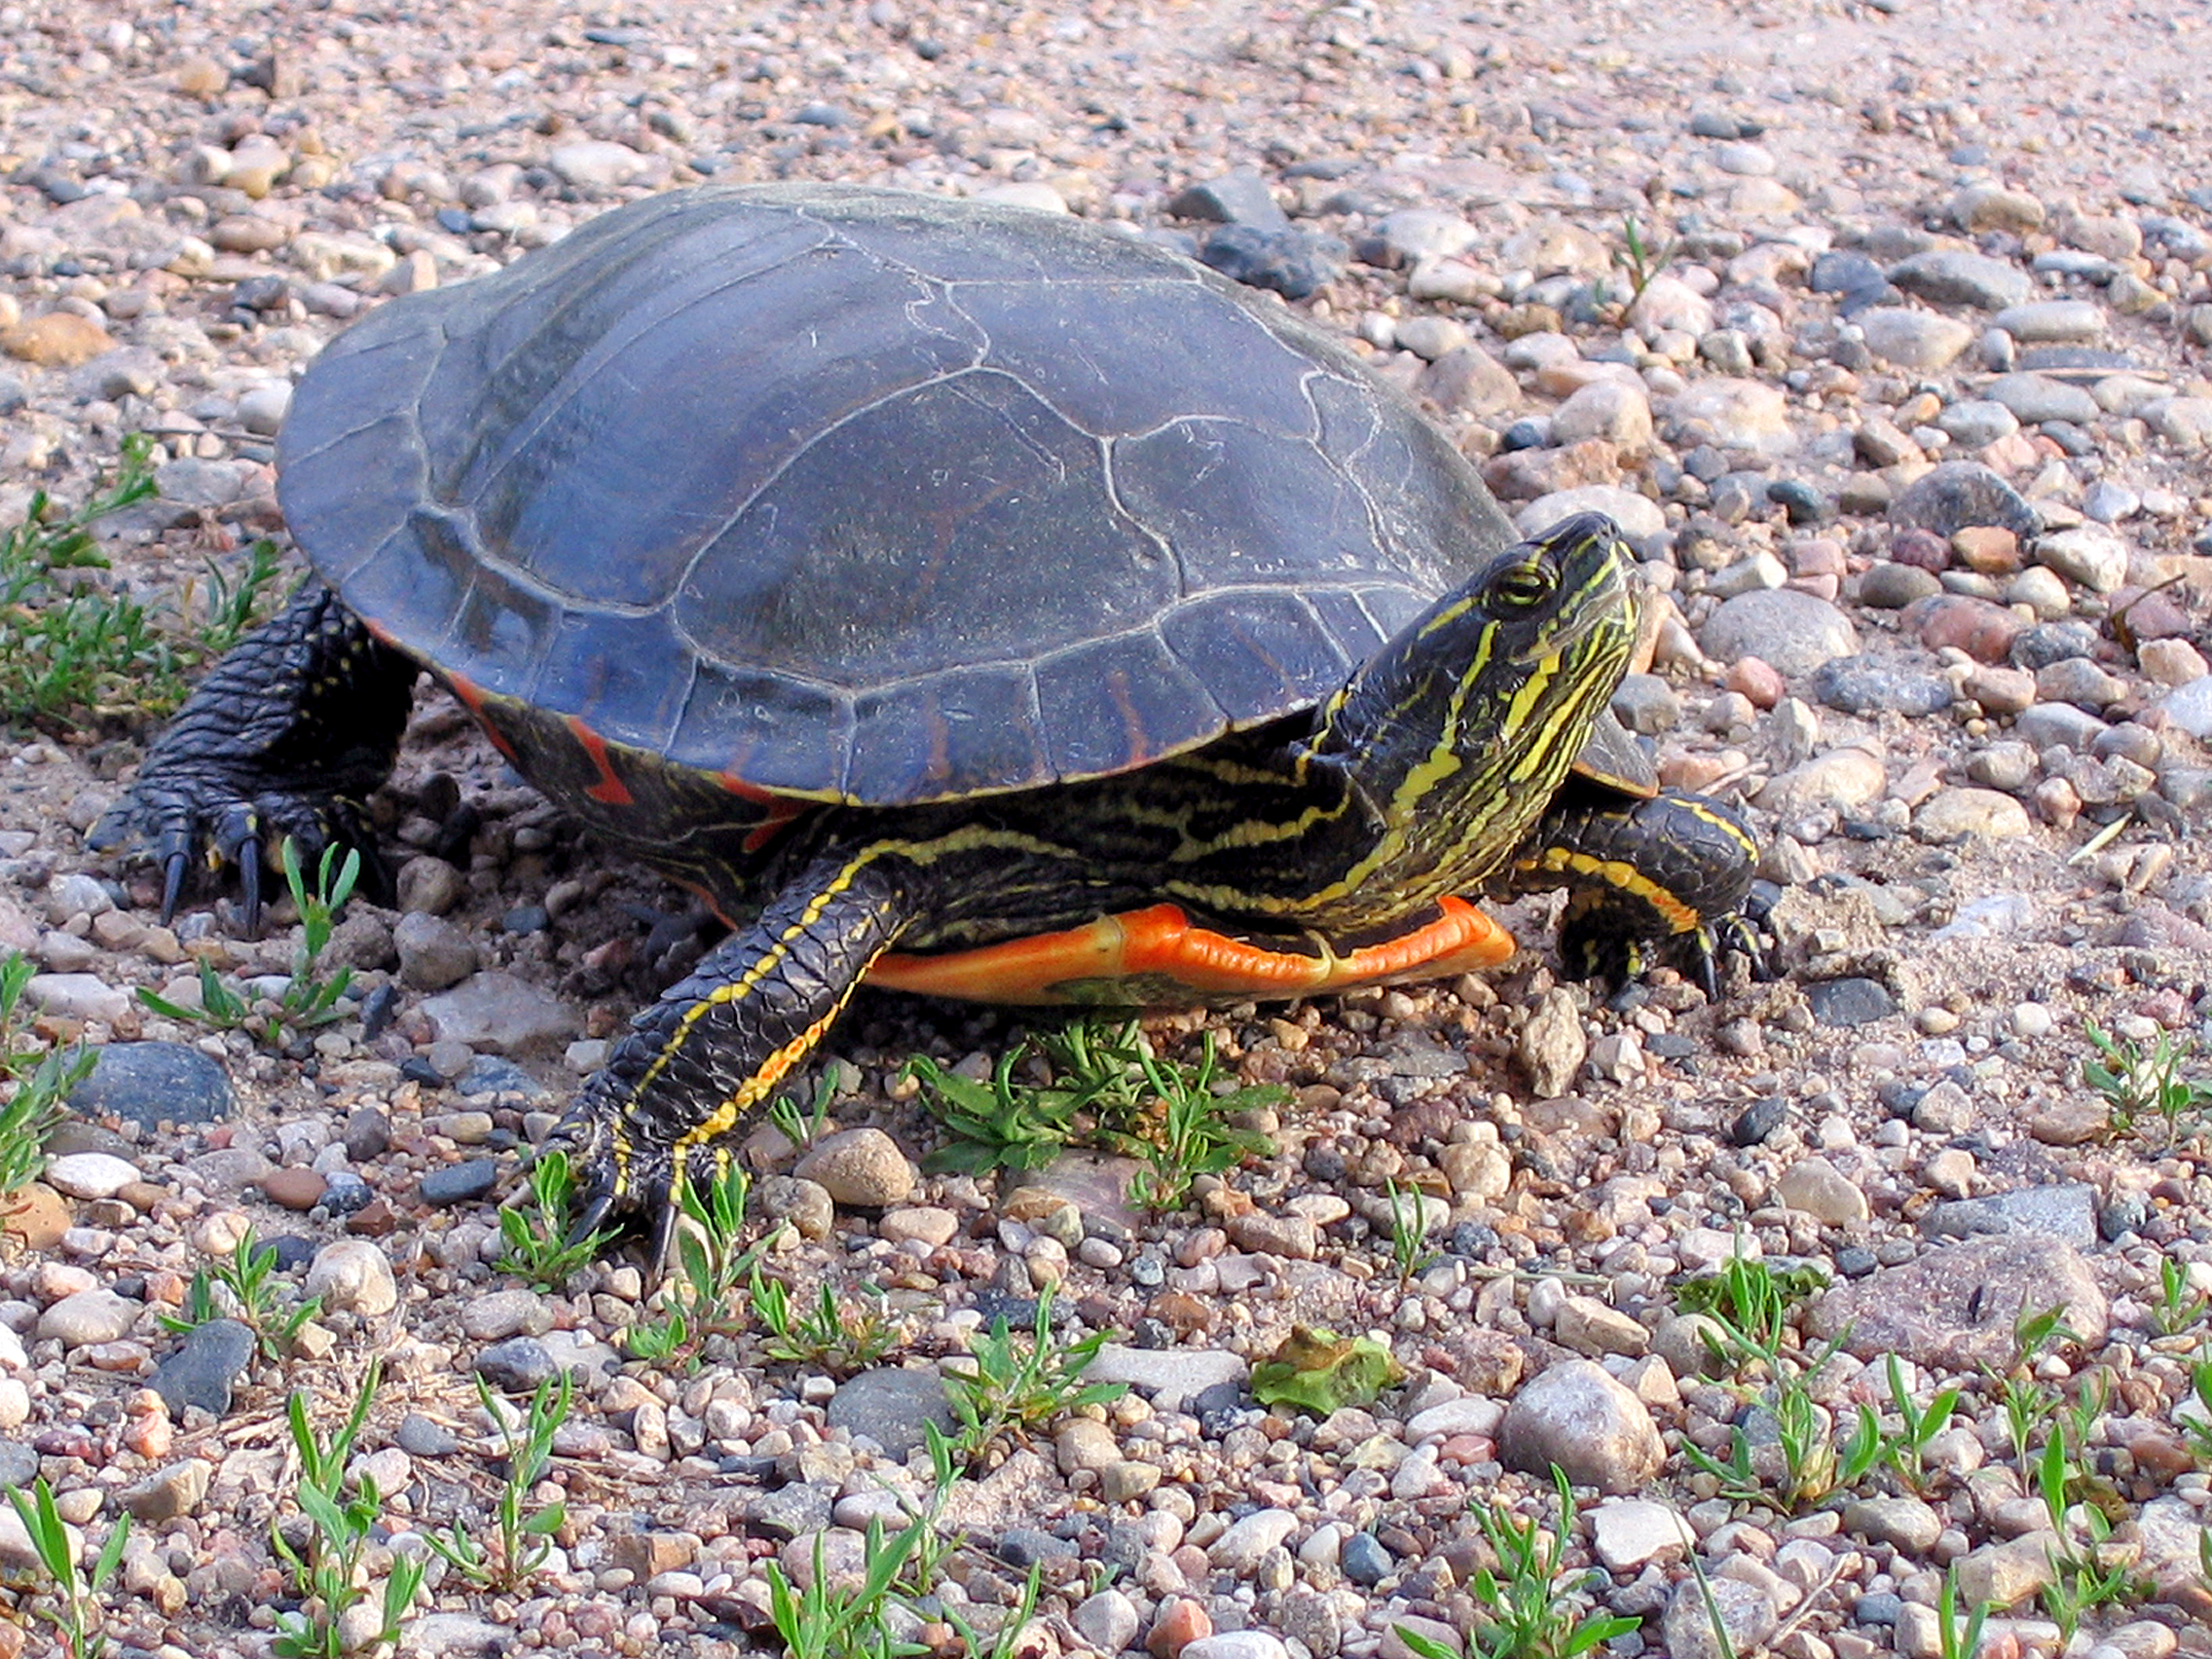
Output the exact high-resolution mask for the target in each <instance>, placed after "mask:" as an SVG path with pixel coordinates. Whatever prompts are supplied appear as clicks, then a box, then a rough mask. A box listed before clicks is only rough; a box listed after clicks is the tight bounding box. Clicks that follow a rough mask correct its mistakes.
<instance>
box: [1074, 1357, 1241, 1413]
mask: <svg viewBox="0 0 2212 1659" xmlns="http://www.w3.org/2000/svg"><path fill="white" fill-rule="evenodd" d="M1249 1374H1250V1373H1249V1370H1248V1368H1247V1367H1246V1365H1245V1363H1244V1361H1243V1360H1242V1359H1241V1358H1239V1357H1238V1356H1237V1355H1235V1354H1233V1353H1227V1352H1224V1351H1222V1350H1221V1349H1218V1348H1192V1347H1176V1348H1139V1347H1128V1346H1124V1345H1123V1344H1121V1343H1108V1344H1106V1345H1105V1346H1103V1347H1101V1348H1100V1349H1099V1350H1098V1357H1097V1358H1096V1359H1095V1360H1093V1361H1092V1362H1091V1366H1090V1369H1089V1370H1088V1371H1087V1372H1086V1373H1084V1376H1085V1379H1086V1380H1087V1381H1088V1382H1092V1383H1127V1384H1128V1385H1129V1386H1130V1387H1132V1388H1135V1389H1137V1390H1138V1391H1139V1392H1141V1393H1144V1394H1148V1395H1150V1396H1151V1397H1152V1402H1153V1404H1154V1405H1155V1406H1157V1407H1158V1408H1159V1409H1160V1410H1161V1411H1168V1412H1174V1411H1182V1410H1184V1409H1185V1406H1186V1402H1188V1401H1189V1400H1191V1399H1193V1398H1194V1397H1196V1396H1197V1395H1199V1394H1202V1393H1204V1392H1205V1391H1206V1390H1208V1389H1209V1388H1216V1387H1220V1386H1222V1385H1224V1384H1235V1385H1236V1386H1239V1387H1240V1386H1242V1384H1243V1383H1244V1381H1245V1379H1246V1377H1247V1376H1249Z"/></svg>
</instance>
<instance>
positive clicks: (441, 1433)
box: [398, 1412, 461, 1457]
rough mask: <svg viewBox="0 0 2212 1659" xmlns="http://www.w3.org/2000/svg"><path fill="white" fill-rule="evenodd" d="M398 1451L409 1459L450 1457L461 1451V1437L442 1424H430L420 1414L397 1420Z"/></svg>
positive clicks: (415, 1413) (410, 1413) (428, 1420)
mask: <svg viewBox="0 0 2212 1659" xmlns="http://www.w3.org/2000/svg"><path fill="white" fill-rule="evenodd" d="M398 1438H399V1449H400V1450H401V1451H402V1452H404V1453H406V1454H407V1455H408V1456H410V1457H450V1456H453V1455H454V1454H455V1453H456V1452H458V1451H460V1450H461V1437H460V1436H459V1435H457V1434H455V1433H454V1431H453V1430H452V1429H450V1428H448V1427H446V1425H445V1424H444V1423H442V1422H432V1421H431V1420H430V1419H428V1418H426V1417H424V1415H423V1414H422V1413H421V1412H409V1413H408V1414H407V1415H406V1416H405V1417H403V1418H401V1419H399V1436H398Z"/></svg>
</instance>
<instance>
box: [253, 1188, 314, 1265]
mask: <svg viewBox="0 0 2212 1659" xmlns="http://www.w3.org/2000/svg"><path fill="white" fill-rule="evenodd" d="M326 1192H327V1189H326ZM261 1243H262V1244H263V1245H264V1246H266V1247H267V1248H269V1249H271V1250H274V1251H276V1271H277V1272H280V1273H296V1272H299V1271H300V1270H301V1269H302V1268H304V1267H306V1266H307V1265H308V1264H309V1263H310V1262H312V1261H313V1260H314V1253H315V1251H317V1250H318V1249H320V1248H321V1245H319V1244H318V1243H316V1242H315V1240H313V1238H306V1237H302V1236H301V1235H299V1234H297V1233H281V1234H278V1235H276V1237H275V1238H264V1239H262V1240H261Z"/></svg>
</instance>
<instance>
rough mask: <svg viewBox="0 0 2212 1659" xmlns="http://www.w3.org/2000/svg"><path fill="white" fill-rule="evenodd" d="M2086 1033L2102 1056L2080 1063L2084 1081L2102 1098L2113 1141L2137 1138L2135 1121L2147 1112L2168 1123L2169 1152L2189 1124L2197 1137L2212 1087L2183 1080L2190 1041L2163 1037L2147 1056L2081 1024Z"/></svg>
mask: <svg viewBox="0 0 2212 1659" xmlns="http://www.w3.org/2000/svg"><path fill="white" fill-rule="evenodd" d="M2082 1028H2083V1031H2085V1032H2087V1033H2088V1038H2089V1042H2090V1044H2091V1046H2092V1047H2094V1048H2095V1049H2096V1051H2097V1056H2098V1057H2097V1058H2095V1059H2093V1060H2083V1062H2082V1081H2083V1083H2085V1084H2087V1085H2088V1086H2089V1087H2090V1088H2093V1089H2095V1090H2096V1091H2097V1092H2098V1093H2099V1094H2101V1095H2103V1096H2104V1098H2105V1104H2106V1106H2107V1107H2108V1108H2109V1109H2110V1118H2109V1121H2110V1124H2111V1128H2112V1132H2113V1133H2114V1134H2115V1135H2129V1134H2132V1133H2134V1132H2135V1126H2136V1120H2137V1119H2138V1118H2140V1117H2142V1116H2143V1115H2144V1114H2145V1113H2146V1112H2156V1113H2157V1115H2158V1116H2159V1117H2160V1118H2163V1119H2164V1120H2165V1124H2166V1144H2167V1145H2168V1146H2173V1145H2176V1144H2178V1143H2179V1141H2180V1139H2181V1135H2182V1131H2183V1125H2184V1124H2185V1122H2186V1123H2187V1124H2188V1126H2189V1129H2190V1132H2192V1133H2194V1132H2195V1129H2196V1127H2197V1124H2198V1120H2199V1119H2200V1118H2201V1117H2202V1115H2203V1113H2204V1111H2205V1109H2206V1108H2207V1107H2212V1083H2207V1082H2206V1081H2205V1080H2203V1079H2201V1078H2189V1077H2184V1076H2183V1075H2182V1070H2181V1068H2182V1064H2183V1062H2184V1061H2185V1060H2187V1059H2188V1058H2189V1056H2190V1053H2191V1051H2192V1050H2193V1048H2194V1045H2193V1044H2192V1043H2191V1041H2190V1040H2189V1039H2188V1038H2187V1037H2179V1038H2177V1037H2175V1036H2174V1035H2172V1034H2171V1033H2170V1032H2163V1031H2161V1032H2160V1033H2159V1034H2158V1041H2157V1044H2156V1045H2155V1046H2154V1047H2153V1048H2152V1050H2151V1051H2150V1052H2149V1053H2145V1052H2144V1051H2142V1049H2140V1048H2139V1047H2138V1046H2137V1045H2136V1044H2135V1043H2134V1042H2133V1041H2132V1040H2131V1039H2128V1038H2124V1037H2114V1036H2113V1035H2111V1034H2110V1033H2109V1032H2107V1031H2106V1030H2105V1029H2104V1027H2103V1026H2101V1025H2099V1024H2098V1023H2097V1022H2096V1021H2095V1020H2093V1019H2088V1020H2083V1022H2082Z"/></svg>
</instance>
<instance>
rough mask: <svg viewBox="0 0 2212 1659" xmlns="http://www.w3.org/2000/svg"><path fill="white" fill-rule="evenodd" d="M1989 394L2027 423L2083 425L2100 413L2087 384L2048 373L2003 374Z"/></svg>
mask: <svg viewBox="0 0 2212 1659" xmlns="http://www.w3.org/2000/svg"><path fill="white" fill-rule="evenodd" d="M1988 396H1989V399H1990V401H1992V402H1994V403H2001V404H2003V405H2004V406H2005V407H2006V408H2007V409H2009V410H2010V411H2011V413H2012V415H2013V418H2014V419H2016V420H2017V421H2019V422H2020V424H2022V425H2026V426H2037V425H2041V424H2043V423H2044V422H2046V421H2070V422H2073V423H2075V424H2084V423H2087V422H2090V421H2094V420H2095V419H2096V418H2097V416H2098V414H2099V410H2098V408H2097V400H2096V399H2095V398H2094V397H2091V396H2090V395H2089V391H2088V388H2087V387H2080V386H2075V385H2073V384H2072V383H2071V382H2068V381H2062V380H2054V379H2052V378H2051V377H2050V376H2048V375H2039V374H2032V373H2022V374H2009V375H2000V376H1998V377H1997V379H1996V380H1994V381H1992V382H1991V383H1990V385H1989V387H1988Z"/></svg>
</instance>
